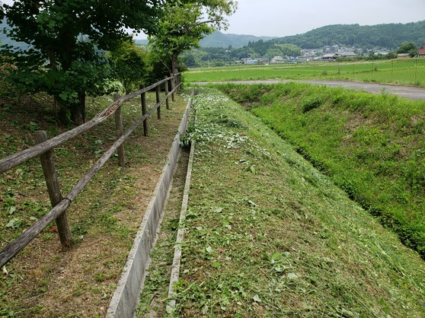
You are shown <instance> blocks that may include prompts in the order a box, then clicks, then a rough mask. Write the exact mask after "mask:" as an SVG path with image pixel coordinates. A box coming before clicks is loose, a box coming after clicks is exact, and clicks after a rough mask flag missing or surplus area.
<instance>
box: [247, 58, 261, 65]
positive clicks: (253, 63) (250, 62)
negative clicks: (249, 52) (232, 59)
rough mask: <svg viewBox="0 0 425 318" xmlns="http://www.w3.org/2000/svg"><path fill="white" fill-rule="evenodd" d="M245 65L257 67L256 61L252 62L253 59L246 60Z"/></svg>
mask: <svg viewBox="0 0 425 318" xmlns="http://www.w3.org/2000/svg"><path fill="white" fill-rule="evenodd" d="M246 64H248V65H257V64H258V61H257V60H253V59H247V60H246Z"/></svg>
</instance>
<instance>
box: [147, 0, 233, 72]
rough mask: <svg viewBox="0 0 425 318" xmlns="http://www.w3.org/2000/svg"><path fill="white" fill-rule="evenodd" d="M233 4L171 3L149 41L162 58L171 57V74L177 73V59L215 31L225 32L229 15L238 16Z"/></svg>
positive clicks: (215, 0) (212, 0)
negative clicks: (235, 14)
mask: <svg viewBox="0 0 425 318" xmlns="http://www.w3.org/2000/svg"><path fill="white" fill-rule="evenodd" d="M236 7H237V2H236V1H233V0H187V1H182V2H177V3H175V2H174V3H168V4H167V5H166V6H165V15H164V16H163V17H162V18H161V20H160V23H159V26H158V30H157V32H156V34H155V35H154V36H152V37H150V43H151V45H152V47H153V50H154V51H155V52H156V53H157V54H159V55H163V56H164V55H167V54H171V55H172V65H171V67H172V71H173V72H174V73H176V72H177V66H178V56H179V55H180V54H181V53H182V52H183V51H185V50H188V49H190V48H192V47H199V40H201V39H202V38H203V37H204V36H206V35H207V34H210V33H212V32H213V31H214V30H216V29H226V28H227V20H226V15H230V14H232V13H234V12H235V10H236Z"/></svg>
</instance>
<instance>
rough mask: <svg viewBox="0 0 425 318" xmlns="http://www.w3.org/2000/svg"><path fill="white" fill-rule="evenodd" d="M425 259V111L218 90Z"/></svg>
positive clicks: (287, 91)
mask: <svg viewBox="0 0 425 318" xmlns="http://www.w3.org/2000/svg"><path fill="white" fill-rule="evenodd" d="M219 87H220V88H221V89H223V90H224V91H225V92H226V93H228V94H229V95H230V96H231V97H232V98H233V99H235V100H236V101H238V102H240V103H242V104H245V105H249V106H250V108H252V112H253V113H254V114H255V115H257V116H259V117H260V118H261V119H262V120H263V122H265V123H266V124H267V125H269V126H270V127H271V128H272V129H273V130H275V131H276V132H277V133H278V134H280V135H281V136H282V137H283V138H285V140H288V141H289V142H291V143H292V144H293V145H294V147H295V149H297V151H298V152H299V153H301V154H303V155H304V156H305V157H306V158H307V159H308V160H309V161H311V162H312V163H313V164H314V165H315V166H316V167H317V168H319V169H320V170H321V171H322V172H324V173H325V174H327V175H329V176H331V177H332V179H333V180H334V182H335V184H337V185H338V186H340V187H341V188H342V189H343V190H345V191H346V192H347V193H348V194H349V195H350V197H351V198H352V199H354V200H355V201H357V202H358V203H360V204H361V205H362V206H363V207H364V208H365V209H366V210H369V212H370V213H371V214H373V215H376V216H378V217H379V218H380V220H381V222H382V223H383V224H385V226H388V227H390V228H392V229H393V230H395V231H396V232H397V233H398V234H399V236H400V238H401V239H402V241H403V242H404V243H405V244H406V245H408V246H410V247H412V248H414V249H416V250H417V251H418V252H419V253H421V255H422V257H424V258H425V216H424V213H423V211H424V209H425V201H424V196H425V192H424V189H425V160H424V153H425V151H424V149H425V138H424V133H425V103H424V102H423V101H416V102H414V101H408V100H405V99H402V98H398V97H397V96H391V95H387V94H381V95H372V94H369V93H364V92H353V91H350V90H346V89H342V88H327V87H323V86H315V85H309V84H301V83H287V84H277V85H244V86H243V85H232V84H227V85H220V86H219Z"/></svg>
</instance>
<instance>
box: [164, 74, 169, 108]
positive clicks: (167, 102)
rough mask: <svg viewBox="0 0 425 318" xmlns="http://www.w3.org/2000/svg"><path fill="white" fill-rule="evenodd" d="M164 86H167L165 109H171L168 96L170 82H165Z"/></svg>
mask: <svg viewBox="0 0 425 318" xmlns="http://www.w3.org/2000/svg"><path fill="white" fill-rule="evenodd" d="M165 78H167V76H165ZM164 86H165V96H166V99H165V108H167V109H170V103H169V101H168V96H167V95H168V80H166V81H165V83H164Z"/></svg>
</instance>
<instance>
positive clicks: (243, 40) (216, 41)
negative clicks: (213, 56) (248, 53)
mask: <svg viewBox="0 0 425 318" xmlns="http://www.w3.org/2000/svg"><path fill="white" fill-rule="evenodd" d="M275 38H276V37H273V36H254V35H240V34H224V33H221V32H220V31H215V32H214V33H212V34H210V35H207V36H206V37H205V38H204V39H202V40H201V41H200V42H199V43H200V45H201V47H226V48H227V47H229V45H231V46H232V47H243V46H245V45H247V44H248V43H249V42H256V41H259V40H263V41H268V40H272V39H275Z"/></svg>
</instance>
